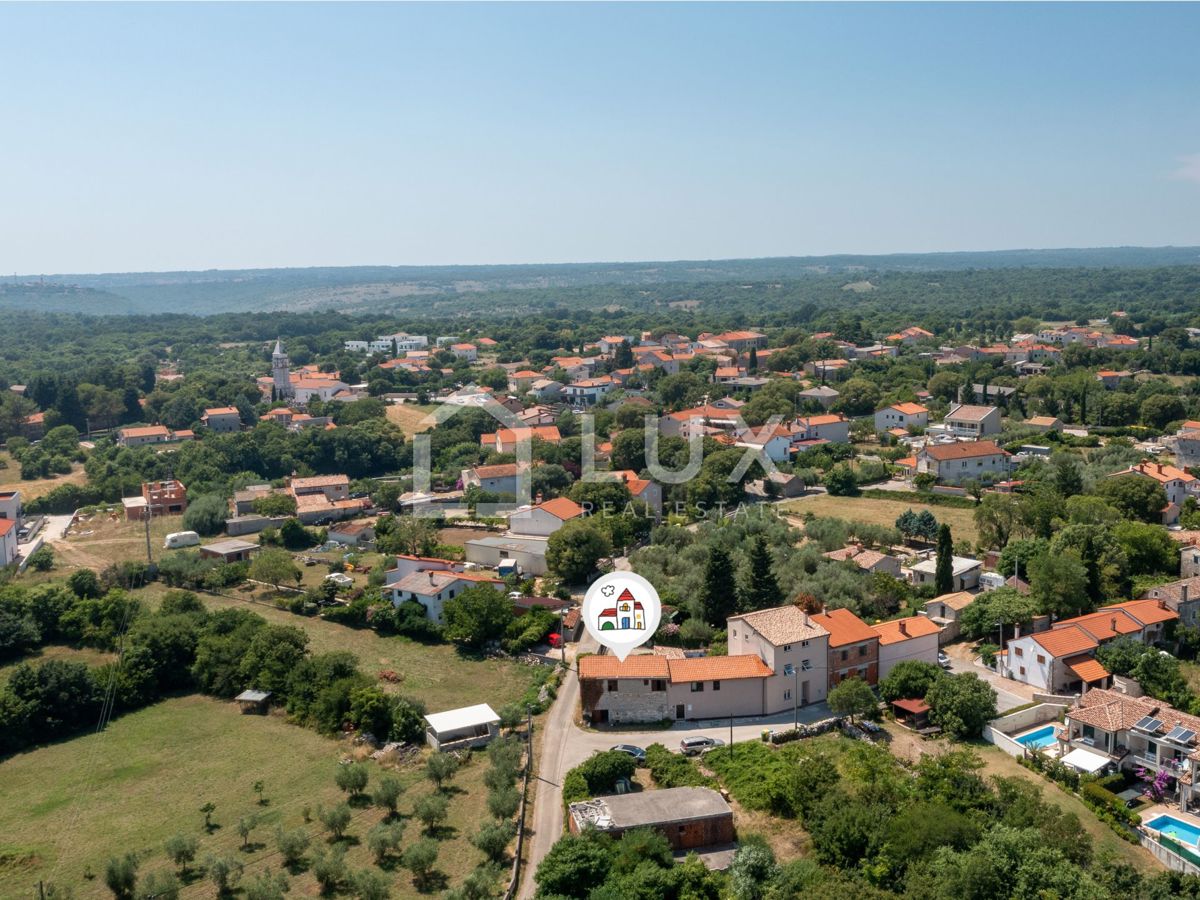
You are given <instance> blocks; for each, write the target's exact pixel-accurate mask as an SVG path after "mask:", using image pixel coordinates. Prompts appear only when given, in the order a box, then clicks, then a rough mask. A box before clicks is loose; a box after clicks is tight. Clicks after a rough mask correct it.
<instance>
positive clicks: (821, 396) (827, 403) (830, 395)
mask: <svg viewBox="0 0 1200 900" xmlns="http://www.w3.org/2000/svg"><path fill="white" fill-rule="evenodd" d="M796 396H797V397H800V398H802V399H803V400H811V401H812V402H813V403H816V404H817V405H818V406H820V407H821V409H829V407H831V406H833V404H834V403H835V402H836V401H837V398H838V397H840V396H841V394H840V393H839V392H838V391H837V390H836V389H835V388H831V387H830V386H829V385H827V384H819V385H817V386H816V387H810V388H806V389H804V390H803V391H800V393H798V394H797V395H796Z"/></svg>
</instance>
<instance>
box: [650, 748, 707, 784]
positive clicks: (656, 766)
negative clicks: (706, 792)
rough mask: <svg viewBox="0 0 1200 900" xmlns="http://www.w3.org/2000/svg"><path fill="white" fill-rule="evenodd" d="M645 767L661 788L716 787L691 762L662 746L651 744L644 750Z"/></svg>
mask: <svg viewBox="0 0 1200 900" xmlns="http://www.w3.org/2000/svg"><path fill="white" fill-rule="evenodd" d="M646 767H647V768H648V769H649V770H650V777H651V778H653V779H654V783H655V784H657V785H658V786H659V787H661V788H673V787H711V788H715V787H717V783H716V782H715V781H714V780H713V779H711V778H709V777H708V776H707V775H704V774H703V773H701V771H700V769H699V768H698V767H697V766H696V763H695V762H694V761H693V760H691V759H689V758H688V757H686V756H683V755H682V754H679V753H672V752H671V751H670V750H668V749H667V748H666V747H664V746H663V745H662V744H651V745H650V746H649V747H647V748H646Z"/></svg>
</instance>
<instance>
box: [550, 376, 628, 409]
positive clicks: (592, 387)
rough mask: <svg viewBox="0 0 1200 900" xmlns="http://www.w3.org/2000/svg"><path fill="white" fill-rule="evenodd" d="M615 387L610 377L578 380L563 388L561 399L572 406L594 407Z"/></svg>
mask: <svg viewBox="0 0 1200 900" xmlns="http://www.w3.org/2000/svg"><path fill="white" fill-rule="evenodd" d="M616 387H617V383H616V382H615V381H614V380H613V378H612V376H611V375H598V376H596V377H595V378H580V379H579V380H578V381H573V382H571V383H570V384H567V385H564V386H563V390H562V393H563V397H564V398H565V399H566V401H567V402H568V403H570V404H571V405H572V406H595V405H596V404H597V403H599V402H600V401H601V400H603V399H604V398H605V397H607V396H608V395H609V394H610V393H612V391H614V390H615V389H616Z"/></svg>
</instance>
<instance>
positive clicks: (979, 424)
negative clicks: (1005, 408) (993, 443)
mask: <svg viewBox="0 0 1200 900" xmlns="http://www.w3.org/2000/svg"><path fill="white" fill-rule="evenodd" d="M942 424H943V425H944V426H945V429H946V431H947V432H948V433H949V434H952V435H954V436H955V437H960V438H975V439H979V438H985V437H987V436H988V435H992V434H999V433H1000V432H1001V430H1002V425H1001V414H1000V409H999V407H996V406H969V405H967V404H965V403H955V404H953V405H952V406H951V407H950V411H949V412H948V413H946V417H945V418H944V419H942Z"/></svg>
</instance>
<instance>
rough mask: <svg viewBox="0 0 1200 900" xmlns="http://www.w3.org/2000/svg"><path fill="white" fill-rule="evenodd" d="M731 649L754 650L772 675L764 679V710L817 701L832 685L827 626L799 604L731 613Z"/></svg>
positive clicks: (748, 651)
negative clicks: (737, 613) (765, 680)
mask: <svg viewBox="0 0 1200 900" xmlns="http://www.w3.org/2000/svg"><path fill="white" fill-rule="evenodd" d="M726 634H727V636H728V641H729V652H730V654H733V655H737V654H746V653H752V654H755V655H756V656H758V658H759V659H761V660H762V662H763V664H764V665H765V666H766V667H767V668H768V669H770V670H771V672H772V673H773V675H774V677H773V678H771V679H770V680H769V681H768V682H767V684H766V698H767V699H766V712H767V713H768V714H770V713H777V712H783V711H785V710H788V709H791V708H793V707H795V706H806V705H807V704H809V703H819V702H821V701H822V700H824V699H825V696H826V694H827V693H828V691H829V632H828V631H827V630H826V629H825V628H824V627H823V626H821V625H819V624H817V622H816V621H815V620H814V617H813V616H810V615H809V614H808V613H806V612H804V610H802V609H800V607H798V606H778V607H774V608H772V609H761V610H758V611H757V612H752V613H745V614H743V615H740V616H730V617H729V619H728V621H727V623H726Z"/></svg>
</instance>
